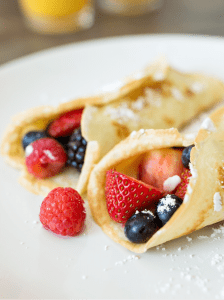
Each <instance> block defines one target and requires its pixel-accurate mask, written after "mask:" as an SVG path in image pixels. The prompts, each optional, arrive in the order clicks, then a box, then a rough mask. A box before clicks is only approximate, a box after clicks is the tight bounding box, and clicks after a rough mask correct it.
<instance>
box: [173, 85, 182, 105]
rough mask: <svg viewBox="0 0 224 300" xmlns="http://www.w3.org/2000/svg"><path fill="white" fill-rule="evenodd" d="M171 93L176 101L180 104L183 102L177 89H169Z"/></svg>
mask: <svg viewBox="0 0 224 300" xmlns="http://www.w3.org/2000/svg"><path fill="white" fill-rule="evenodd" d="M171 93H172V95H173V97H174V98H175V99H176V100H178V101H181V102H182V101H183V100H184V96H183V94H182V93H181V91H180V90H178V89H177V88H175V87H174V88H172V89H171Z"/></svg>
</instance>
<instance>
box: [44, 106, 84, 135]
mask: <svg viewBox="0 0 224 300" xmlns="http://www.w3.org/2000/svg"><path fill="white" fill-rule="evenodd" d="M82 111H83V109H76V110H72V111H69V112H67V113H65V114H63V115H62V116H60V117H59V118H58V119H56V120H54V121H53V122H52V123H51V124H50V125H49V128H48V134H49V135H50V136H52V137H54V138H57V137H64V136H69V135H71V134H72V132H73V131H74V130H75V129H76V128H77V127H79V126H80V123H81V117H82Z"/></svg>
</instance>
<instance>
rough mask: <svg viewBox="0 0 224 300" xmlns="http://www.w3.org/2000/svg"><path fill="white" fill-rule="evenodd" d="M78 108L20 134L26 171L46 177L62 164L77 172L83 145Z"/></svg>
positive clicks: (81, 158) (57, 170) (83, 149)
mask: <svg viewBox="0 0 224 300" xmlns="http://www.w3.org/2000/svg"><path fill="white" fill-rule="evenodd" d="M82 111H83V110H82V109H79V110H73V111H69V112H67V113H65V114H63V115H61V116H59V117H58V118H57V119H55V120H54V121H53V122H51V123H50V124H48V126H47V127H46V129H45V130H40V131H29V132H27V133H26V134H25V135H24V137H23V140H22V146H23V148H24V150H25V153H26V166H27V170H28V172H30V173H31V174H33V175H34V176H35V177H37V178H41V179H44V178H49V177H52V176H54V175H57V174H58V173H60V172H61V171H62V170H63V168H64V167H65V165H66V164H67V165H70V166H72V167H74V168H75V169H77V170H78V171H79V172H81V170H82V166H83V163H84V158H85V152H86V146H87V142H86V140H85V139H84V138H83V137H82V134H81V129H80V122H81V116H82Z"/></svg>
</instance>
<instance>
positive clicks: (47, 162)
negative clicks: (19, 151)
mask: <svg viewBox="0 0 224 300" xmlns="http://www.w3.org/2000/svg"><path fill="white" fill-rule="evenodd" d="M66 161H67V154H66V152H65V150H64V148H63V147H62V146H61V145H60V144H59V143H58V142H57V141H56V140H54V139H52V138H42V139H39V140H36V141H34V142H33V143H31V144H30V145H29V146H27V147H26V166H27V169H28V172H29V173H31V174H33V175H34V176H35V177H37V178H41V179H43V178H48V177H52V176H54V175H56V174H58V173H59V172H60V171H61V169H62V168H63V167H64V166H65V163H66Z"/></svg>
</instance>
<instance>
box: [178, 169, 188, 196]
mask: <svg viewBox="0 0 224 300" xmlns="http://www.w3.org/2000/svg"><path fill="white" fill-rule="evenodd" d="M190 178H191V171H190V170H189V169H186V168H184V171H183V172H182V174H181V176H180V179H181V182H180V183H179V184H178V186H177V188H176V191H175V195H176V196H178V197H180V198H181V199H182V200H183V199H184V196H185V194H186V191H187V186H188V184H189V180H190Z"/></svg>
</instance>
